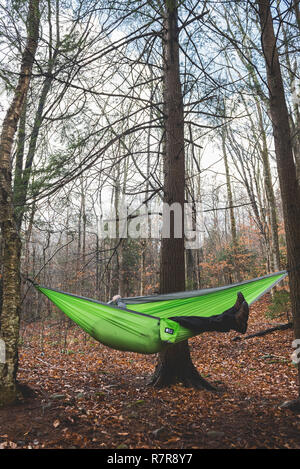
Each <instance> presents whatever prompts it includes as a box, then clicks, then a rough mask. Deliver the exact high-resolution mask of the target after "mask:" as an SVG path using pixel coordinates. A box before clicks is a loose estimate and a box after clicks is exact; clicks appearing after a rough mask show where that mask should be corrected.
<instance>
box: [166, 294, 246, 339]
mask: <svg viewBox="0 0 300 469" xmlns="http://www.w3.org/2000/svg"><path fill="white" fill-rule="evenodd" d="M248 317H249V306H248V303H247V302H246V300H245V298H244V295H243V294H242V293H241V292H238V294H237V300H236V302H235V304H234V306H233V307H232V308H229V309H227V310H226V311H224V312H223V313H222V314H217V315H215V316H210V317H208V318H206V317H199V316H177V317H176V316H174V317H171V318H169V319H172V320H173V321H176V322H178V323H179V324H180V325H181V326H183V327H186V328H187V329H191V330H192V331H194V332H195V333H197V334H199V333H201V332H208V331H217V332H229V331H230V330H234V331H236V332H240V333H241V334H245V332H246V331H247V326H248Z"/></svg>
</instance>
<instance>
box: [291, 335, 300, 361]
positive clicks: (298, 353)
mask: <svg viewBox="0 0 300 469" xmlns="http://www.w3.org/2000/svg"><path fill="white" fill-rule="evenodd" d="M292 347H293V348H295V349H296V350H295V352H293V353H292V355H291V359H292V363H293V364H294V365H298V364H299V363H300V339H296V340H294V341H293V342H292Z"/></svg>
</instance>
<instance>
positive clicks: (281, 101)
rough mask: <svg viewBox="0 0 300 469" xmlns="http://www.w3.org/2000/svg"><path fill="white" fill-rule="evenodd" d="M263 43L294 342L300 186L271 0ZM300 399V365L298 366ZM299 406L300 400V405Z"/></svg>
mask: <svg viewBox="0 0 300 469" xmlns="http://www.w3.org/2000/svg"><path fill="white" fill-rule="evenodd" d="M257 3H258V7H259V10H258V12H259V18H260V26H261V42H262V48H263V54H264V58H265V65H266V73H267V82H268V90H269V106H270V116H271V120H272V126H273V134H274V142H275V153H276V161H277V169H278V175H279V183H280V190H281V198H282V205H283V215H284V223H285V232H286V243H287V260H288V272H289V283H290V292H291V304H292V313H293V322H294V332H295V339H300V187H299V180H298V179H297V171H296V165H295V160H294V156H293V144H292V138H291V130H290V124H289V113H288V108H287V103H286V97H285V91H284V84H283V79H282V73H281V66H280V62H279V55H278V48H277V38H276V35H275V32H274V25H273V18H272V11H271V3H270V0H259V1H258V2H257ZM298 375H299V396H300V364H299V365H298ZM298 405H299V406H300V397H299V403H298Z"/></svg>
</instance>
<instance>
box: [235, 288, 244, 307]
mask: <svg viewBox="0 0 300 469" xmlns="http://www.w3.org/2000/svg"><path fill="white" fill-rule="evenodd" d="M244 301H245V298H244V295H243V293H241V292H240V291H239V292H238V293H237V300H236V303H235V305H234V308H235V309H236V311H238V310H239V309H240V307H241V306H242V304H243V303H244Z"/></svg>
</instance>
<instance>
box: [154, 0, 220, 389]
mask: <svg viewBox="0 0 300 469" xmlns="http://www.w3.org/2000/svg"><path fill="white" fill-rule="evenodd" d="M178 40H179V29H178V11H177V1H176V0H165V19H164V30H163V49H164V113H165V153H164V203H165V204H168V205H169V206H171V205H172V204H173V203H177V204H179V205H180V207H181V214H179V213H178V214H177V217H176V213H172V212H171V214H170V232H169V233H167V231H168V230H167V227H166V225H167V224H168V220H167V218H168V217H166V216H164V217H163V238H162V244H161V275H160V291H161V293H170V292H178V291H184V290H185V259H184V217H183V211H184V192H185V158H184V119H183V99H182V91H181V83H180V75H179V44H178ZM175 218H176V223H177V224H180V222H181V230H180V231H181V232H180V233H177V236H178V234H179V236H178V237H176V232H175V231H176V230H175ZM164 236H165V237H164ZM176 382H181V383H183V384H184V385H187V386H201V385H202V386H205V387H207V388H210V389H212V386H210V385H209V384H208V383H206V381H205V380H204V379H203V378H201V376H200V375H199V373H198V371H197V369H196V368H195V367H194V365H193V363H192V361H191V357H190V352H189V346H188V342H187V341H184V342H182V343H179V344H176V345H174V346H172V347H171V348H168V349H167V350H165V351H164V352H161V353H160V354H159V360H158V364H157V367H156V370H155V373H154V376H153V379H152V384H153V385H154V386H159V387H160V386H168V385H171V384H174V383H176Z"/></svg>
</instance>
